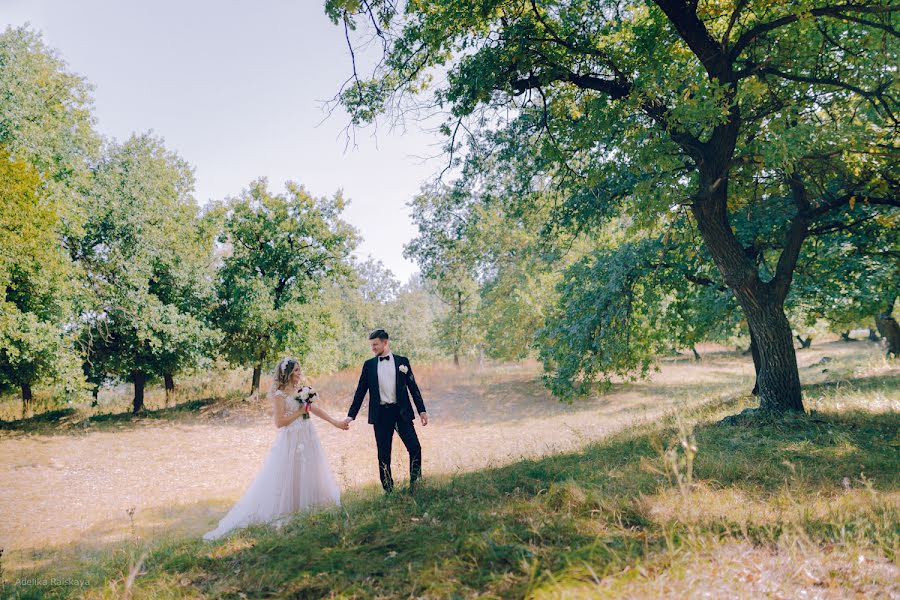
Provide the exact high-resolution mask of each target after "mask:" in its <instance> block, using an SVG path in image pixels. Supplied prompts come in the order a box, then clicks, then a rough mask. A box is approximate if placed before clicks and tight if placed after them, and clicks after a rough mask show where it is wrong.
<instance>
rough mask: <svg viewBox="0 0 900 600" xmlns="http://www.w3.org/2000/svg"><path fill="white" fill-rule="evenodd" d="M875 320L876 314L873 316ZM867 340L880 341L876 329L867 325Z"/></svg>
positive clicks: (876, 318)
mask: <svg viewBox="0 0 900 600" xmlns="http://www.w3.org/2000/svg"><path fill="white" fill-rule="evenodd" d="M875 320H876V322H877V320H878V317H877V316H876V317H875ZM876 327H877V325H876ZM869 341H870V342H879V341H881V337H880V336H879V335H878V332H877V331H876V330H874V329H872V328H871V327H869Z"/></svg>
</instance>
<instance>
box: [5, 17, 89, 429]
mask: <svg viewBox="0 0 900 600" xmlns="http://www.w3.org/2000/svg"><path fill="white" fill-rule="evenodd" d="M88 92H89V87H88V85H87V84H86V82H85V81H84V79H83V78H81V77H79V76H77V75H74V74H71V73H69V72H68V71H67V69H66V67H65V64H64V63H63V61H62V60H60V59H59V58H58V57H57V55H56V54H55V53H54V52H53V51H52V50H50V49H49V48H47V47H46V45H45V44H44V43H43V41H42V39H41V37H40V35H38V34H37V33H34V32H32V31H31V30H29V29H28V28H27V27H21V28H7V29H6V30H5V31H4V32H3V33H2V34H0V290H2V295H0V381H6V382H9V383H12V384H14V385H16V386H17V387H18V388H19V389H20V390H21V395H22V401H23V414H24V413H25V412H27V410H28V407H29V405H30V402H31V400H32V397H33V396H32V387H33V386H34V385H35V384H36V383H37V382H39V381H41V380H46V381H52V380H56V381H64V382H66V388H67V389H68V391H70V392H74V391H76V390H77V388H78V387H79V385H80V383H81V381H80V379H81V377H80V375H79V372H78V368H77V366H78V361H77V358H76V357H75V355H74V353H73V352H72V349H71V339H70V336H69V334H68V329H70V327H69V326H70V324H71V321H72V319H73V315H74V313H75V310H76V308H75V306H74V302H73V300H74V298H73V296H74V294H75V293H76V292H77V285H75V282H76V281H77V280H78V278H79V274H78V272H77V269H76V268H75V266H74V265H73V264H72V262H71V261H70V260H69V258H68V256H67V252H66V245H67V239H68V236H69V235H70V232H72V231H73V230H77V227H78V226H79V222H80V216H81V215H80V207H81V205H80V202H79V198H80V196H79V192H80V187H81V186H82V184H83V182H84V180H85V177H86V176H87V174H88V165H89V162H90V161H91V160H92V159H93V158H94V157H95V155H96V150H97V144H98V138H97V136H96V134H95V133H94V131H93V129H92V126H93V117H92V114H91V99H90V96H89V93H88Z"/></svg>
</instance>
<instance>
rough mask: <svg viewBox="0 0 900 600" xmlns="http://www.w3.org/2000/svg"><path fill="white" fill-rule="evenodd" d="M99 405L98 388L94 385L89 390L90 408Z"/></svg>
mask: <svg viewBox="0 0 900 600" xmlns="http://www.w3.org/2000/svg"><path fill="white" fill-rule="evenodd" d="M98 404H100V386H99V385H95V386H94V387H93V388H91V407H94V406H97V405H98Z"/></svg>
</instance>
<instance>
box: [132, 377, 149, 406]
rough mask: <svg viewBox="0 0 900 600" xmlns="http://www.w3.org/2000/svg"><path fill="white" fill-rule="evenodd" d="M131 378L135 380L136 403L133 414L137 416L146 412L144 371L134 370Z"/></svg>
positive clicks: (134, 402) (134, 403)
mask: <svg viewBox="0 0 900 600" xmlns="http://www.w3.org/2000/svg"><path fill="white" fill-rule="evenodd" d="M131 378H132V379H133V380H134V401H133V405H134V406H133V408H132V410H131V414H133V415H136V414H138V413H140V412H143V411H144V386H145V384H146V378H145V376H144V372H143V371H138V370H134V371H132V372H131Z"/></svg>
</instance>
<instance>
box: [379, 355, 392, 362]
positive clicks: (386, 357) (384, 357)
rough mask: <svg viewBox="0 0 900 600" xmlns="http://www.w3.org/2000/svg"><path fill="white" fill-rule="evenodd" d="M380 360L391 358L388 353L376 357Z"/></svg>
mask: <svg viewBox="0 0 900 600" xmlns="http://www.w3.org/2000/svg"><path fill="white" fill-rule="evenodd" d="M382 360H391V357H390V355H388V356H379V357H378V361H379V362H380V361H382Z"/></svg>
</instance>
